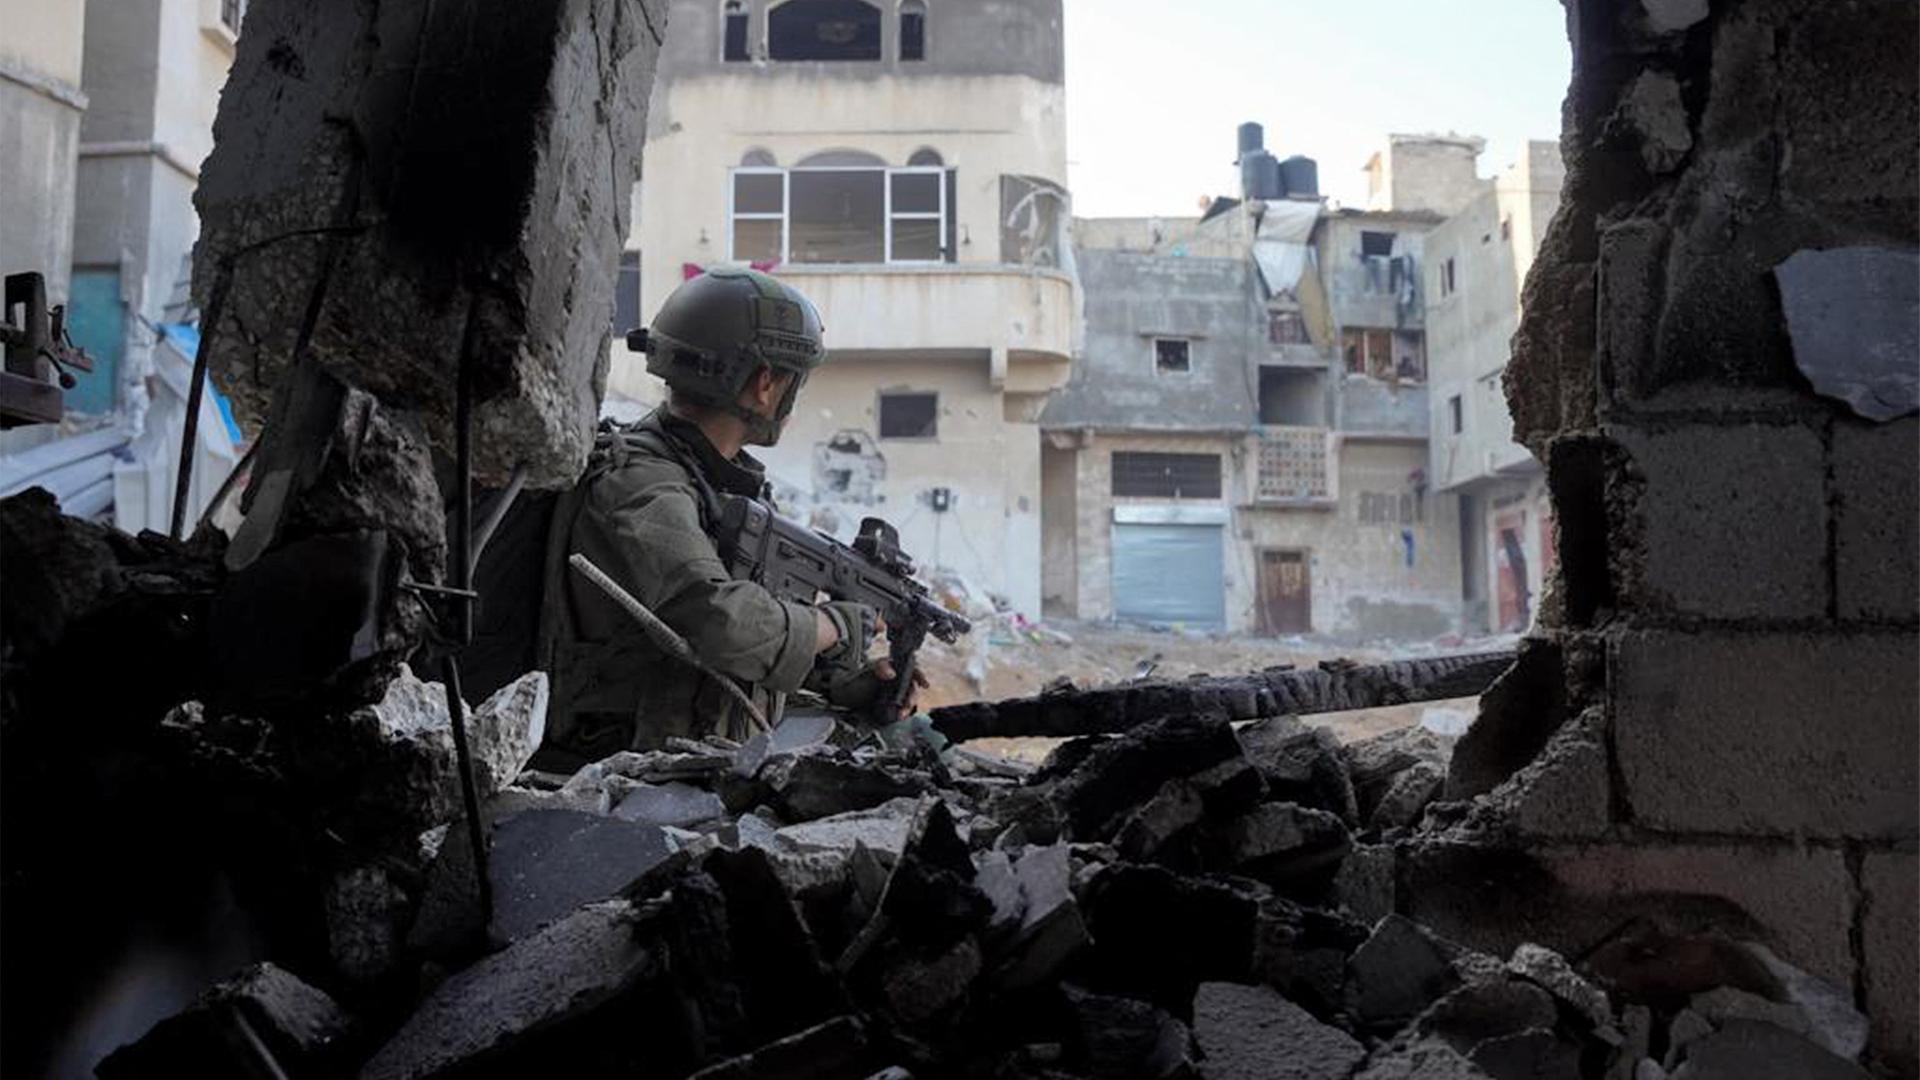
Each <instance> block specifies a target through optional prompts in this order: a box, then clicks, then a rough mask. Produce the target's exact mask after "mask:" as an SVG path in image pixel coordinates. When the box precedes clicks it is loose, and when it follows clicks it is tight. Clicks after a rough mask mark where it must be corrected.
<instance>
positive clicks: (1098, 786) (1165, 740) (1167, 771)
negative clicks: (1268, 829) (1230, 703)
mask: <svg viewBox="0 0 1920 1080" xmlns="http://www.w3.org/2000/svg"><path fill="white" fill-rule="evenodd" d="M1241 757H1243V755H1242V753H1241V750H1240V743H1239V740H1237V739H1236V738H1235V737H1234V734H1233V728H1232V727H1230V726H1229V725H1228V724H1227V722H1226V721H1225V720H1223V719H1220V718H1217V717H1206V716H1170V717H1167V718H1166V719H1164V720H1156V721H1154V722H1153V723H1150V724H1146V725H1143V726H1141V727H1138V728H1135V729H1134V730H1132V731H1129V732H1127V733H1126V734H1124V735H1121V736H1119V737H1118V738H1114V739H1109V740H1106V741H1105V742H1102V743H1100V744H1099V745H1097V746H1095V747H1093V749H1092V750H1091V752H1089V753H1088V754H1087V755H1086V756H1085V758H1084V759H1083V760H1081V761H1080V762H1079V764H1078V765H1076V766H1075V767H1074V768H1073V770H1072V771H1071V772H1070V773H1068V774H1067V776H1066V777H1065V778H1064V779H1062V780H1060V781H1059V782H1058V783H1057V784H1056V785H1055V786H1054V789H1053V799H1054V801H1055V802H1056V803H1057V804H1058V805H1059V807H1060V809H1061V812H1062V815H1063V816H1064V817H1065V818H1066V820H1067V824H1068V827H1069V828H1070V829H1071V830H1072V834H1073V838H1074V839H1076V840H1105V839H1107V838H1109V837H1111V836H1113V835H1114V833H1115V832H1116V831H1117V830H1118V829H1119V827H1120V825H1121V823H1122V822H1123V821H1124V819H1125V817H1126V816H1127V815H1128V814H1130V813H1131V812H1133V810H1134V808H1136V807H1138V806H1140V805H1141V804H1142V803H1144V802H1146V801H1148V800H1149V799H1151V798H1152V797H1153V795H1154V794H1155V793H1156V792H1158V791H1159V790H1160V787H1161V785H1162V784H1165V783H1166V782H1167V781H1169V780H1172V779H1176V778H1179V777H1186V776H1192V775H1193V774H1195V773H1199V772H1204V771H1206V770H1208V769H1211V768H1213V767H1214V766H1216V765H1219V764H1221V763H1223V762H1229V761H1233V760H1236V759H1239V758H1241Z"/></svg>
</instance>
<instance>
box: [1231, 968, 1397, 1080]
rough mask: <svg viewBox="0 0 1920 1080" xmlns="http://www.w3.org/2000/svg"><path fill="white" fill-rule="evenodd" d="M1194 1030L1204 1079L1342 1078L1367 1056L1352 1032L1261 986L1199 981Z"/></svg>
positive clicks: (1327, 1079)
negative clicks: (1349, 1032) (1335, 1025)
mask: <svg viewBox="0 0 1920 1080" xmlns="http://www.w3.org/2000/svg"><path fill="white" fill-rule="evenodd" d="M1193 1035H1194V1040H1195V1041H1196V1042H1198V1043H1199V1044H1200V1051H1201V1053H1202V1054H1203V1055H1204V1057H1203V1058H1202V1059H1201V1062H1200V1075H1201V1076H1202V1077H1204V1078H1205V1080H1346V1077H1348V1076H1350V1075H1352V1073H1353V1070H1354V1068H1355V1067H1356V1066H1358V1065H1359V1064H1360V1062H1361V1060H1362V1059H1363V1058H1365V1057H1366V1050H1365V1049H1364V1048H1362V1047H1361V1045H1360V1044H1359V1043H1358V1042H1355V1041H1354V1039H1353V1037H1352V1036H1351V1035H1348V1034H1347V1033H1346V1032H1344V1031H1341V1030H1340V1029H1339V1028H1336V1027H1331V1026H1329V1025H1327V1024H1323V1023H1321V1022H1320V1021H1318V1020H1315V1019H1314V1018H1313V1016H1312V1014H1310V1013H1308V1012H1307V1011H1306V1010H1305V1009H1302V1008H1301V1007H1299V1006H1298V1005H1295V1004H1294V1003H1293V1002H1291V1001H1288V1000H1287V999H1286V998H1283V997H1281V996H1280V995H1279V994H1277V993H1274V992H1273V990H1271V989H1270V988H1268V987H1265V986H1242V985H1239V984H1236V983H1221V982H1209V983H1201V984H1200V988H1199V990H1198V991H1197V992H1196V993H1195V995H1194V999H1193Z"/></svg>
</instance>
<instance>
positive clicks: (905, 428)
mask: <svg viewBox="0 0 1920 1080" xmlns="http://www.w3.org/2000/svg"><path fill="white" fill-rule="evenodd" d="M939 433H940V396H939V395H938V394H931V393H895V394H881V395H880V437H881V438H883V439H933V438H938V437H939Z"/></svg>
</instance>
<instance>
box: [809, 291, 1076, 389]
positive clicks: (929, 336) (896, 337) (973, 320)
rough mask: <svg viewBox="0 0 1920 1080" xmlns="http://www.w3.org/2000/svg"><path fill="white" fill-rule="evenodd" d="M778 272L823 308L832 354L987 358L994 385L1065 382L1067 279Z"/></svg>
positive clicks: (1070, 300) (1069, 324)
mask: <svg viewBox="0 0 1920 1080" xmlns="http://www.w3.org/2000/svg"><path fill="white" fill-rule="evenodd" d="M775 273H777V274H779V275H780V276H781V277H782V278H785V279H787V280H788V281H791V282H793V284H794V285H795V286H796V287H797V288H799V289H800V290H801V291H802V292H804V293H806V294H807V296H808V297H810V298H811V299H812V300H813V301H814V303H815V304H817V305H819V307H820V313H821V318H822V319H823V320H824V321H825V322H826V327H827V347H828V349H830V350H831V351H833V352H836V353H849V352H873V353H901V352H912V353H915V354H918V355H926V354H929V353H940V352H951V353H954V354H955V358H956V359H960V358H974V357H984V358H986V359H988V361H989V363H990V365H991V376H992V379H993V381H994V383H995V385H996V386H999V387H1002V388H1004V389H1005V390H1007V391H1008V392H1012V393H1040V392H1044V391H1046V390H1050V389H1053V388H1055V387H1057V386H1061V385H1064V384H1065V382H1066V378H1067V373H1068V361H1069V360H1070V358H1071V357H1072V355H1073V316H1074V296H1073V279H1072V278H1070V277H1068V276H1067V275H1066V274H1064V273H1062V272H1060V271H1058V270H1051V269H1036V268H1029V267H1021V266H1008V265H1001V264H993V263H985V264H981V263H975V264H968V263H958V264H956V263H944V264H935V265H916V266H879V265H866V264H859V265H836V266H809V265H803V264H797V263H788V264H785V265H782V266H780V267H779V268H778V269H777V270H776V271H775Z"/></svg>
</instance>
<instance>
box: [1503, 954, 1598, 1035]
mask: <svg viewBox="0 0 1920 1080" xmlns="http://www.w3.org/2000/svg"><path fill="white" fill-rule="evenodd" d="M1507 970H1508V971H1511V972H1513V973H1514V974H1515V975H1518V976H1520V977H1521V978H1523V979H1526V980H1527V981H1529V982H1532V983H1535V984H1537V985H1539V986H1542V987H1544V988H1545V989H1546V990H1547V992H1548V993H1550V994H1552V995H1553V996H1554V997H1555V998H1558V999H1559V1000H1560V1001H1561V1002H1563V1003H1565V1004H1566V1005H1567V1007H1569V1008H1571V1009H1573V1010H1574V1011H1575V1012H1577V1013H1579V1014H1580V1015H1581V1016H1584V1017H1586V1020H1587V1023H1589V1024H1591V1025H1593V1026H1594V1027H1595V1028H1604V1027H1606V1026H1608V1025H1610V1024H1612V1023H1613V1006H1612V1005H1610V1004H1608V1002H1607V995H1606V992H1605V991H1603V990H1601V989H1600V988H1599V987H1597V986H1595V985H1593V984H1592V983H1590V982H1588V981H1587V980H1586V979H1585V978H1583V977H1581V975H1580V973H1579V972H1577V971H1575V970H1573V965H1572V964H1569V963H1567V958H1566V957H1564V956H1561V955H1560V954H1559V953H1557V952H1554V951H1553V950H1552V949H1549V948H1546V947H1545V946H1542V945H1535V944H1532V943H1530V942H1529V943H1527V944H1523V945H1520V946H1518V947H1516V948H1515V949H1514V950H1513V956H1512V957H1510V958H1509V959H1508V960H1507Z"/></svg>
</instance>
